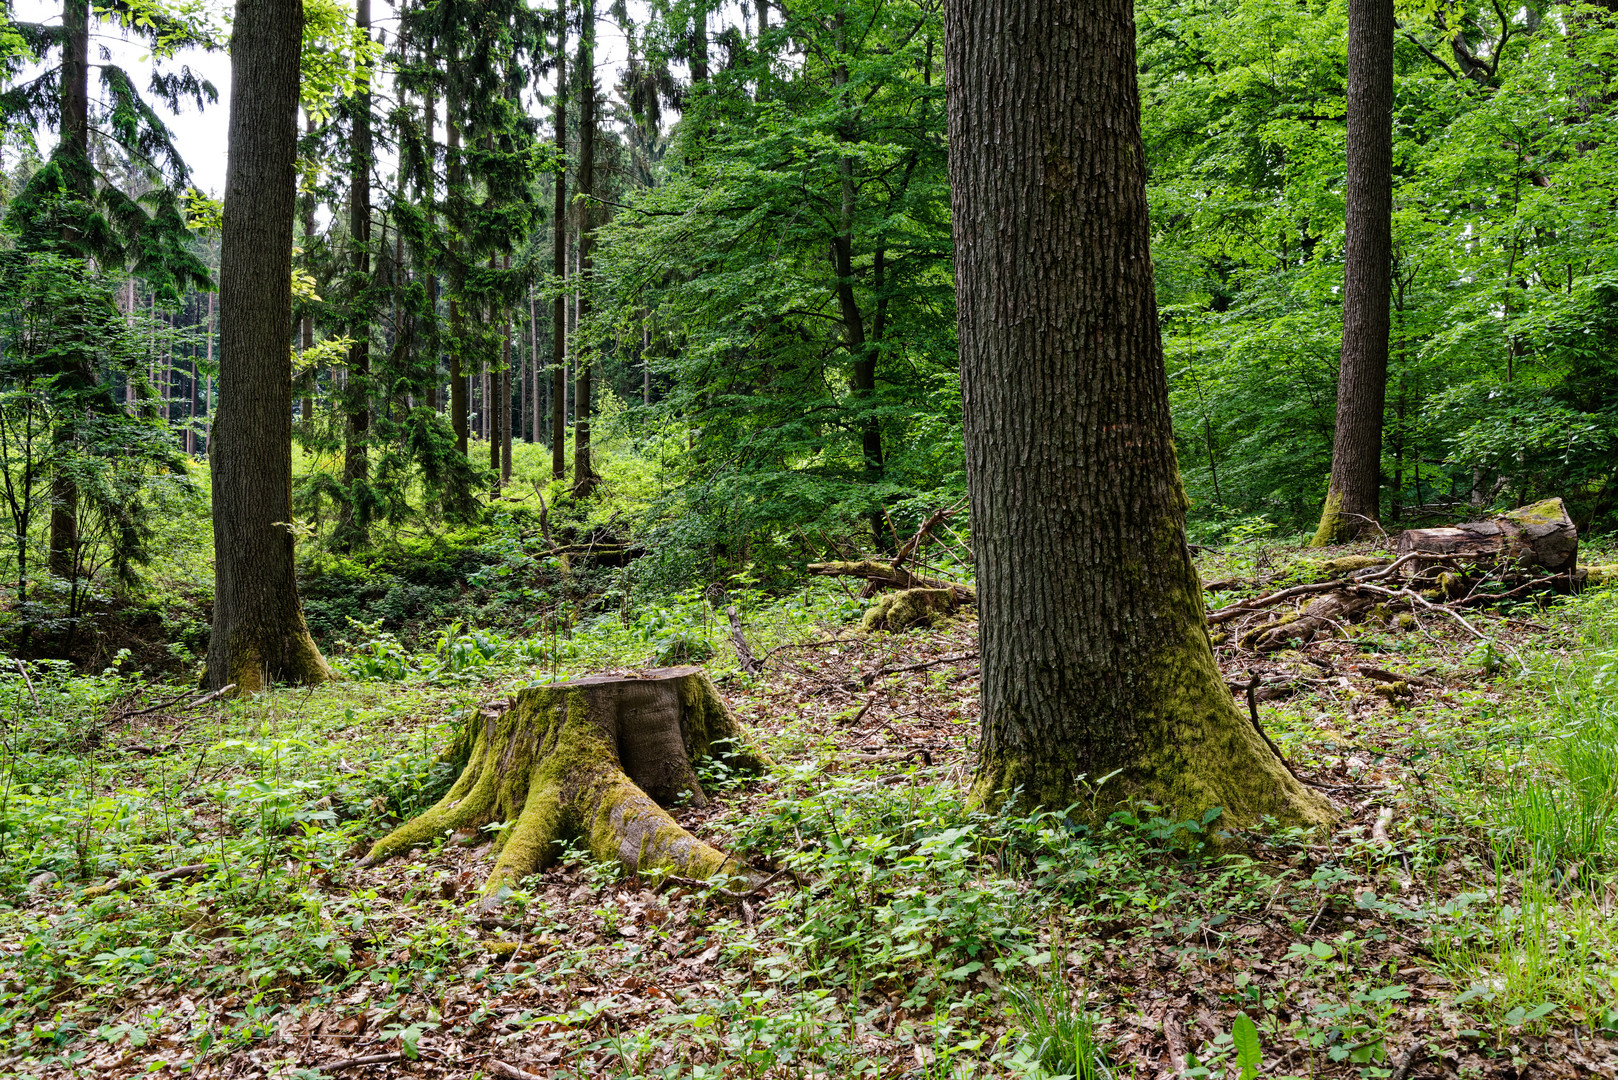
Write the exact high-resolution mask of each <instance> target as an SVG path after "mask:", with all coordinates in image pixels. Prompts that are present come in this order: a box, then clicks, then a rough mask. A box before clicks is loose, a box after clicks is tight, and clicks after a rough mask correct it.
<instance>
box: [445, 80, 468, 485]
mask: <svg viewBox="0 0 1618 1080" xmlns="http://www.w3.org/2000/svg"><path fill="white" fill-rule="evenodd" d="M446 107H447V111H446V112H445V115H444V129H445V135H444V141H445V151H444V153H445V159H446V160H445V177H446V183H445V188H446V190H445V196H446V198H448V199H454V198H457V197H462V196H463V194H464V193H463V186H464V184H465V182H466V180H465V176H464V174H463V172H462V168H461V128H460V125H459V124H458V123H456V119H455V117H456V113H457V110H458V107H459V102H458V101H457V100H456V96H455V94H454V92H453V87H452V89H451V93H450V95H449V100H448V101H447V102H446ZM450 248H451V258H450V262H451V264H453V265H457V266H458V265H459V263H460V258H459V256H460V248H461V241H460V240H459V239H452V240H451V241H450ZM464 276H465V275H464V274H462V277H463V278H464ZM460 292H461V285H460V283H454V284H453V285H452V291H451V293H450V299H449V423H450V428H451V429H452V430H453V431H454V432H455V449H456V450H458V451H460V453H461V456H462V457H465V456H466V455H467V453H468V448H469V441H470V438H471V432H470V430H469V425H468V418H467V400H466V397H467V395H466V371H465V369H464V368H463V366H462V363H461V348H462V344H463V342H464V340H465V338H464V331H465V327H464V326H463V325H462V319H461V298H460Z"/></svg>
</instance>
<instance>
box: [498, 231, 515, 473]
mask: <svg viewBox="0 0 1618 1080" xmlns="http://www.w3.org/2000/svg"><path fill="white" fill-rule="evenodd" d="M504 269H505V270H506V271H507V272H508V275H509V271H510V270H511V256H510V255H509V254H507V255H506V257H505V265H504ZM512 317H513V316H512V310H511V308H509V307H507V308H505V309H503V311H502V318H503V320H504V322H505V342H504V344H503V345H501V347H500V483H501V484H502V485H504V484H509V483H511V361H512V355H511V321H512Z"/></svg>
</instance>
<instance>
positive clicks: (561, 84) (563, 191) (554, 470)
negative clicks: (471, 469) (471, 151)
mask: <svg viewBox="0 0 1618 1080" xmlns="http://www.w3.org/2000/svg"><path fill="white" fill-rule="evenodd" d="M567 5H568V0H556V9H557V13H558V18H557V23H558V25H559V27H560V29H558V30H557V32H556V100H555V106H556V157H557V161H559V162H563V163H564V164H560V165H558V166H557V169H556V200H555V205H554V207H553V208H552V210H551V276H552V277H554V278H555V279H556V297H555V298H554V299H553V300H552V301H551V478H552V479H555V480H560V479H562V478H563V477H564V476H566V475H567V365H566V363H565V362H564V360H563V357H564V356H566V354H567V296H566V292H565V290H564V289H563V287H562V286H563V284H564V283H565V282H566V281H567V165H566V164H565V162H566V160H567Z"/></svg>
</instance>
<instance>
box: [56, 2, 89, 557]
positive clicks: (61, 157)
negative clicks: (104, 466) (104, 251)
mask: <svg viewBox="0 0 1618 1080" xmlns="http://www.w3.org/2000/svg"><path fill="white" fill-rule="evenodd" d="M61 80H62V81H61V108H62V117H61V126H60V129H59V136H60V138H59V141H58V145H57V148H56V155H55V157H56V161H57V163H58V164H59V165H60V166H61V168H62V171H63V173H64V174H65V178H66V180H67V184H68V189H69V190H70V191H71V192H72V193H73V195H74V196H75V197H76V198H78V199H80V200H85V201H88V200H89V199H90V197H91V196H92V195H93V194H94V188H95V180H94V174H93V172H92V171H91V167H90V4H89V0H64V3H63V4H62V74H61ZM62 234H63V235H62V241H63V246H64V248H66V250H68V251H73V250H75V249H76V248H77V247H78V245H79V243H80V242H81V241H82V239H83V238H82V237H80V236H79V235H78V231H77V229H75V228H74V227H73V226H71V225H69V226H64V227H63V230H62ZM62 374H63V376H64V383H65V388H67V389H70V390H71V389H79V390H82V389H84V388H85V387H86V386H87V384H88V383H89V381H90V377H91V376H90V366H89V360H88V358H87V357H84V356H76V357H72V358H68V359H66V360H65V361H64V364H63V372H62ZM75 441H77V435H76V432H75V430H74V425H73V423H72V421H71V420H69V421H66V422H64V423H61V424H59V425H58V426H57V427H56V429H55V430H54V431H53V432H52V433H51V443H52V448H53V449H52V458H53V460H54V461H55V462H57V463H61V462H63V461H65V459H66V458H67V456H68V447H69V446H71V445H72V444H73V443H74V442H75ZM50 490H51V532H50V549H49V552H48V554H47V557H46V562H45V568H46V569H47V570H48V571H50V573H52V574H54V575H56V576H57V577H64V578H65V577H72V576H73V570H74V563H75V562H76V560H77V557H78V547H79V489H78V485H77V484H75V483H74V482H73V478H72V477H71V476H70V475H69V474H68V473H67V472H66V471H65V470H58V471H55V472H53V473H52V475H51V489H50Z"/></svg>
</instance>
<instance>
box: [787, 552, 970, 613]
mask: <svg viewBox="0 0 1618 1080" xmlns="http://www.w3.org/2000/svg"><path fill="white" fill-rule="evenodd" d="M809 572H810V573H811V574H818V575H819V576H821V577H854V578H863V579H864V580H865V581H868V582H870V583H872V584H874V585H877V586H879V587H881V588H885V589H952V590H955V591H956V592H958V593H960V594H961V598H962V599H963V600H965V601H967V602H974V603H975V602H976V600H977V593H976V592H975V591H974V590H973V589H972V587H971V586H969V585H958V584H956V583H954V582H951V581H941V580H939V579H938V578H930V577H923V576H922V575H921V574H913V573H911V572H910V571H909V570H906V569H905V568H904V567H902V566H899V567H895V566H894V565H893V564H892V563H886V562H879V561H877V560H876V559H859V560H855V561H849V562H827V563H810V564H809Z"/></svg>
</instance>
